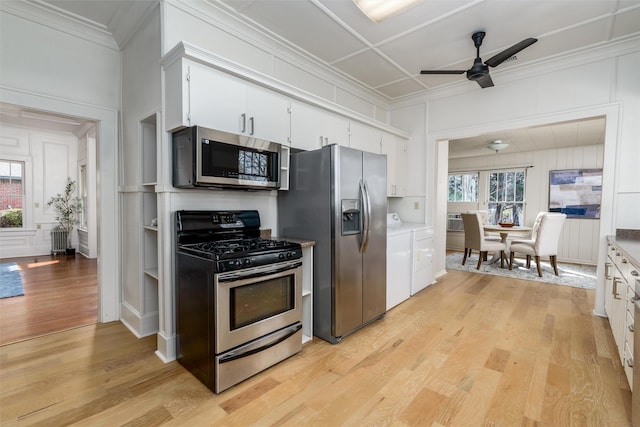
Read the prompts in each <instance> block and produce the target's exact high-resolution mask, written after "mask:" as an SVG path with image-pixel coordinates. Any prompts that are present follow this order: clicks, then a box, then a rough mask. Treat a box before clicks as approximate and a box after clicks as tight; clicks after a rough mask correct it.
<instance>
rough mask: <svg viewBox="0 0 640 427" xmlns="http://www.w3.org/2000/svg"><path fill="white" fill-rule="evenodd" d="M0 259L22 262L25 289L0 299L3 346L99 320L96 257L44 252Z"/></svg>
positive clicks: (0, 342) (20, 264)
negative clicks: (41, 254) (16, 295)
mask: <svg viewBox="0 0 640 427" xmlns="http://www.w3.org/2000/svg"><path fill="white" fill-rule="evenodd" d="M0 262H3V263H5V262H15V263H17V264H18V266H19V268H20V275H21V276H22V284H23V287H24V291H25V294H24V295H23V296H18V297H12V298H2V299H0V345H4V344H7V343H11V342H16V341H20V340H23V339H26V338H32V337H34V336H39V335H43V334H47V333H51V332H55V331H60V330H64V329H67V328H71V327H76V326H79V325H88V324H92V323H96V321H97V313H98V275H97V260H96V259H87V258H85V257H84V256H82V255H79V254H76V256H75V257H73V256H66V255H55V256H51V255H43V256H36V257H22V258H11V259H2V260H0Z"/></svg>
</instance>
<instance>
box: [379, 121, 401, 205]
mask: <svg viewBox="0 0 640 427" xmlns="http://www.w3.org/2000/svg"><path fill="white" fill-rule="evenodd" d="M406 145H407V142H406V141H405V140H404V139H402V138H400V137H398V136H396V135H393V134H390V133H386V132H385V133H383V134H382V154H386V155H387V197H404V195H405V188H406V182H407V171H406V167H405V165H406V149H405V147H406Z"/></svg>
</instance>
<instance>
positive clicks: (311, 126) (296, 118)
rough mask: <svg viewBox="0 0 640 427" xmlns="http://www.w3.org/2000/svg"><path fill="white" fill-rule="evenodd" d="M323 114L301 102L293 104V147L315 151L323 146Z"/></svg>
mask: <svg viewBox="0 0 640 427" xmlns="http://www.w3.org/2000/svg"><path fill="white" fill-rule="evenodd" d="M321 139H322V113H321V111H320V110H318V109H316V108H313V107H311V106H310V105H307V104H302V103H300V102H292V103H291V147H293V148H299V149H300V150H315V149H318V148H320V147H321V146H322V144H321Z"/></svg>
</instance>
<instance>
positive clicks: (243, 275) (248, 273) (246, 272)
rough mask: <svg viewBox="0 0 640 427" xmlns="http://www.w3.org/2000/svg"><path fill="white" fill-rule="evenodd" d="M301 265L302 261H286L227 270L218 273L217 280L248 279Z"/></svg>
mask: <svg viewBox="0 0 640 427" xmlns="http://www.w3.org/2000/svg"><path fill="white" fill-rule="evenodd" d="M301 265H302V261H300V260H296V261H287V262H281V263H278V264H272V265H267V266H262V267H254V268H245V269H243V270H236V271H229V272H227V273H220V274H218V282H231V281H234V280H241V279H250V278H252V277H262V276H267V275H271V274H277V273H282V272H283V271H288V270H293V269H295V268H298V267H300V266H301Z"/></svg>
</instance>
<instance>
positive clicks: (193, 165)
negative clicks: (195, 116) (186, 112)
mask: <svg viewBox="0 0 640 427" xmlns="http://www.w3.org/2000/svg"><path fill="white" fill-rule="evenodd" d="M172 139H173V186H174V187H179V188H192V187H218V188H230V189H253V190H274V189H278V188H280V144H278V143H275V142H271V141H265V140H262V139H258V138H253V137H249V136H244V135H235V134H232V133H227V132H221V131H217V130H213V129H207V128H203V127H200V126H194V127H190V128H186V129H182V130H180V131H177V132H175V133H173V138H172Z"/></svg>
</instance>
